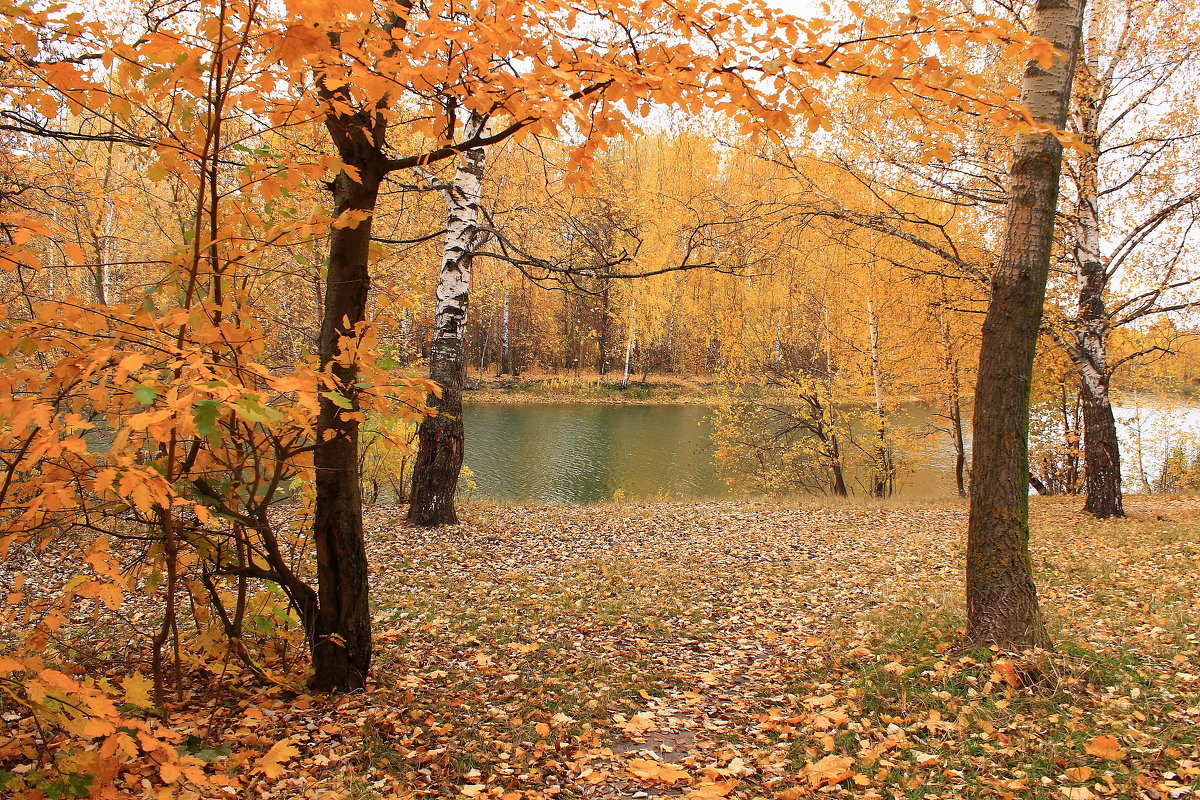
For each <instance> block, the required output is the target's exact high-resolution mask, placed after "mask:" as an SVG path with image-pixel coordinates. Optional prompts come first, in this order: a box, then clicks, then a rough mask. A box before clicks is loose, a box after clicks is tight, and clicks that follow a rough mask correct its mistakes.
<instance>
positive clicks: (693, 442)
mask: <svg viewBox="0 0 1200 800" xmlns="http://www.w3.org/2000/svg"><path fill="white" fill-rule="evenodd" d="M709 414H710V411H709V409H708V408H706V407H704V406H691V405H646V406H616V405H586V404H562V405H500V404H497V405H491V404H489V405H476V406H468V407H467V409H466V412H465V420H464V421H465V425H466V435H467V450H466V466H467V467H468V468H469V469H470V470H471V472H472V473H473V477H472V478H471V480H473V481H474V483H475V485H476V488H475V489H474V490H473V495H474V496H476V497H488V498H496V499H503V500H515V501H535V502H558V503H597V502H603V501H605V500H611V499H613V498H614V497H621V496H623V497H625V498H627V499H631V500H635V499H648V498H656V497H663V498H677V499H704V498H721V497H733V496H736V493H734V492H732V491H731V490H730V489H729V487H728V485H727V484H726V483H725V481H724V480H722V477H721V473H720V471H719V467H718V464H717V461H716V460H715V459H714V458H713V451H714V446H713V443H712V439H711V434H712V424H711V422H710V421H709ZM1117 416H1118V418H1119V419H1120V420H1121V434H1122V440H1123V441H1122V448H1123V452H1124V455H1125V458H1126V461H1127V462H1132V461H1133V458H1132V456H1133V450H1134V444H1133V439H1134V435H1135V434H1134V426H1133V424H1132V420H1133V419H1134V418H1135V417H1136V418H1137V419H1138V420H1139V421H1140V425H1139V426H1138V427H1140V430H1141V438H1142V441H1143V449H1144V451H1145V454H1146V459H1145V460H1146V461H1153V456H1154V455H1156V454H1158V453H1160V452H1161V450H1162V449H1163V448H1165V447H1166V446H1168V445H1169V443H1170V442H1171V441H1173V440H1175V439H1176V437H1177V436H1178V435H1179V432H1181V431H1194V430H1195V429H1196V428H1197V426H1198V425H1200V407H1197V406H1195V405H1194V404H1190V403H1185V402H1182V401H1177V400H1171V401H1167V400H1162V399H1159V398H1154V399H1138V398H1126V399H1125V400H1124V401H1123V403H1122V406H1121V408H1120V409H1119V410H1118V414H1117ZM933 421H934V418H933V415H932V412H931V411H930V410H929V409H928V408H927V407H925V406H922V405H919V404H911V405H908V406H905V407H904V408H903V409H902V410H901V412H900V414H899V415H898V418H897V419H896V420H895V424H897V425H900V426H906V427H908V426H911V427H912V428H921V427H926V426H928V425H929V424H930V423H932V422H933ZM916 450H917V452H916V453H915V454H914V455H913V456H912V457H911V458H910V459H909V462H910V463H909V464H908V465H907V468H906V469H905V470H904V471H903V473H902V475H901V477H900V481H899V489H898V494H899V495H900V496H902V497H907V498H914V499H936V498H944V497H949V496H952V494H953V492H954V475H953V464H954V455H953V451H952V449H951V446H950V442H949V439H948V438H947V436H946V434H944V433H939V432H932V433H929V434H928V435H927V436H925V437H924V438H922V439H921V440H920V441H919V442H918V444H917V447H916ZM1148 468H1149V467H1148ZM1135 473H1136V469H1135V465H1134V464H1133V463H1128V465H1127V467H1126V470H1125V474H1126V476H1127V477H1129V478H1130V480H1129V485H1130V489H1131V490H1132V491H1137V490H1138V489H1139V485H1140V482H1139V481H1137V479H1136V474H1135Z"/></svg>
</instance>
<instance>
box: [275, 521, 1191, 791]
mask: <svg viewBox="0 0 1200 800" xmlns="http://www.w3.org/2000/svg"><path fill="white" fill-rule="evenodd" d="M1077 506H1078V502H1077V501H1076V500H1065V501H1061V500H1052V499H1051V500H1045V499H1036V500H1035V501H1034V512H1033V520H1034V524H1033V528H1034V532H1033V553H1034V561H1035V567H1036V570H1037V576H1038V585H1039V590H1040V594H1041V597H1042V601H1043V604H1044V608H1045V613H1046V616H1047V619H1048V623H1049V625H1050V628H1051V631H1052V635H1053V637H1054V641H1055V643H1056V645H1057V648H1058V652H1057V653H1055V654H1047V653H1034V654H1025V655H1022V656H1016V657H1006V656H1000V655H998V654H995V653H992V652H989V651H986V650H985V651H982V652H980V651H972V652H962V651H959V650H957V649H956V641H957V638H958V637H959V635H960V633H961V622H962V611H961V602H960V594H961V586H962V581H963V576H962V567H963V531H964V530H965V527H966V525H965V508H964V507H963V506H962V505H960V504H943V505H937V506H924V505H920V504H902V505H895V506H879V505H840V506H839V505H815V504H814V505H796V506H794V507H793V506H786V505H779V504H765V503H749V502H741V503H702V504H682V503H679V504H675V503H666V504H647V505H621V506H604V507H514V508H493V507H483V506H476V507H474V508H471V509H469V512H468V517H469V520H468V522H467V523H466V524H464V525H462V526H459V527H455V528H451V529H442V530H435V531H418V530H413V529H411V528H407V527H402V526H399V525H396V524H393V523H392V522H391V521H392V520H394V519H396V518H397V516H398V515H397V514H396V512H395V511H393V510H389V509H378V510H376V511H375V512H374V514H373V519H372V522H373V524H372V531H373V533H372V543H371V546H372V548H373V550H374V553H373V555H374V558H373V563H374V564H375V565H376V569H377V573H376V575H375V592H376V597H377V603H378V607H377V612H376V625H377V628H376V630H377V636H378V642H379V645H378V651H377V659H376V671H375V680H376V685H375V688H374V689H373V690H372V691H370V692H369V693H367V694H365V695H358V696H350V697H345V698H342V699H340V700H337V701H335V702H329V701H315V700H314V701H312V707H310V708H306V709H298V708H296V707H295V704H294V703H289V704H287V705H286V706H285V707H286V708H287V710H286V711H281V712H279V713H278V714H275V715H273V716H272V719H271V724H272V725H274V726H277V727H278V726H282V727H283V728H285V729H287V730H288V731H290V732H291V734H292V735H293V736H294V737H295V738H294V740H293V741H294V742H295V744H296V746H297V747H298V749H299V750H300V753H299V755H298V756H297V757H296V759H295V760H294V762H293V763H292V764H291V765H289V766H290V767H291V768H292V770H293V771H292V772H291V777H285V778H283V779H282V780H281V781H279V782H278V783H275V784H274V785H271V786H266V785H263V786H261V787H259V790H260V791H262V792H263V793H265V794H268V795H273V796H276V797H293V796H297V797H298V796H305V797H315V798H323V800H334V798H375V797H385V798H393V797H410V796H417V797H444V798H454V797H466V798H476V797H480V798H482V797H499V798H503V799H504V800H534V799H535V798H550V797H556V798H585V797H586V798H630V799H632V798H655V797H684V798H691V800H711V799H712V798H721V797H729V798H759V797H761V798H778V800H796V799H797V798H803V797H809V796H816V797H847V798H850V797H853V798H879V797H885V798H893V797H894V798H917V797H920V798H967V797H995V798H1006V797H1007V798H1057V800H1081V799H1082V798H1091V797H1114V798H1147V799H1148V800H1165V799H1166V798H1179V797H1188V796H1191V795H1193V794H1194V793H1195V792H1197V791H1200V641H1198V637H1200V610H1198V607H1200V603H1198V601H1197V591H1198V589H1200V501H1197V500H1189V499H1179V498H1163V497H1154V498H1130V499H1129V510H1130V518H1129V519H1126V520H1118V521H1108V522H1096V521H1094V520H1092V519H1091V518H1090V517H1087V516H1085V515H1083V514H1081V513H1079V512H1078V511H1077V510H1076V509H1077ZM282 705H283V704H281V706H282ZM301 705H307V703H302V704H301ZM260 719H261V718H260ZM264 722H265V721H264ZM314 779H315V782H314Z"/></svg>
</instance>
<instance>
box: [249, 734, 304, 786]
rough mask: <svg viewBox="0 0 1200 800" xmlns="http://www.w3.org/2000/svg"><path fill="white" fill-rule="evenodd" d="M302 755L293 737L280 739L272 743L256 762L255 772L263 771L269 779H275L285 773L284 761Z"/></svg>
mask: <svg viewBox="0 0 1200 800" xmlns="http://www.w3.org/2000/svg"><path fill="white" fill-rule="evenodd" d="M298 755H300V751H299V750H297V749H296V748H295V747H293V746H292V739H291V737H290V736H289V737H287V738H286V739H280V740H279V741H278V742H276V743H275V744H273V745H271V749H270V750H268V751H267V752H266V753H265V754H263V757H262V758H260V759H259V760H258V761H257V762H255V764H254V772H261V773H262V774H263V775H265V776H266V777H267V778H268V779H271V780H274V779H275V778H278V777H279V776H280V775H282V774H283V765H284V762H286V761H288V760H289V759H291V758H293V757H295V756H298Z"/></svg>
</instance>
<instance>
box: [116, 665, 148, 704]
mask: <svg viewBox="0 0 1200 800" xmlns="http://www.w3.org/2000/svg"><path fill="white" fill-rule="evenodd" d="M121 688H122V689H124V690H125V698H124V700H125V702H126V703H128V704H129V705H131V706H137V707H138V708H152V707H153V706H154V701H153V700H151V699H150V690H151V689H153V688H154V683H153V681H151V680H150V679H149V678H147V677H146V676H145V675H142V674H141V673H140V672H135V673H134V674H132V675H129V676H127V677H126V678H125V680H123V681H121Z"/></svg>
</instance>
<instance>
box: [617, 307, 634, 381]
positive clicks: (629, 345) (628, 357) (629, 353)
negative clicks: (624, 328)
mask: <svg viewBox="0 0 1200 800" xmlns="http://www.w3.org/2000/svg"><path fill="white" fill-rule="evenodd" d="M636 344H637V299H636V298H634V299H632V300H630V301H629V339H628V340H627V341H626V342H625V372H624V374H623V375H622V376H621V388H622V389H625V388H628V387H629V370H630V368H631V367H632V366H633V348H634V346H635V345H636Z"/></svg>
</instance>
